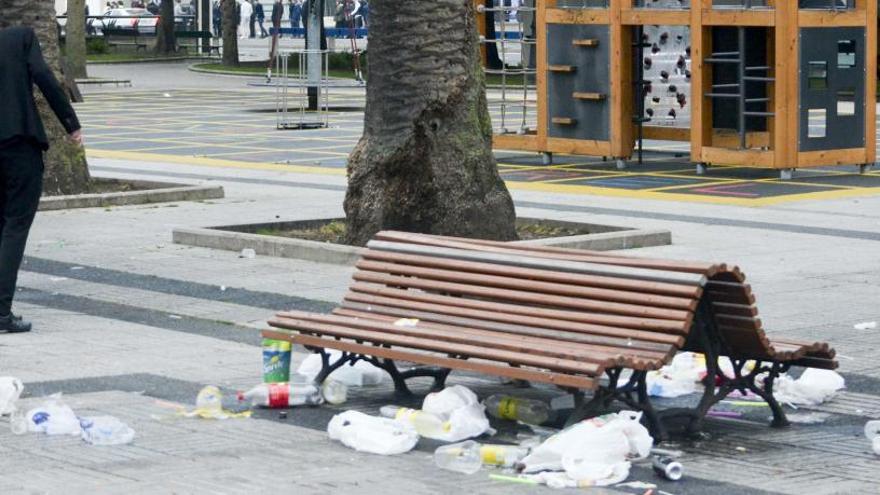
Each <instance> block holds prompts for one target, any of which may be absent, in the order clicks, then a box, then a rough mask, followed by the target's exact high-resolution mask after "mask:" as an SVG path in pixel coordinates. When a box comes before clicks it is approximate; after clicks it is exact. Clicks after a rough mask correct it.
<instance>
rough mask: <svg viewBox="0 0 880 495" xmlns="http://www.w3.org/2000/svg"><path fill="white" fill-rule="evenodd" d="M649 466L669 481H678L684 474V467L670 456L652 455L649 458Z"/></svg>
mask: <svg viewBox="0 0 880 495" xmlns="http://www.w3.org/2000/svg"><path fill="white" fill-rule="evenodd" d="M651 466H652V467H653V468H654V472H655V473H657V475H658V476H660V477H662V478H665V479H667V480H669V481H678V480H680V479H681V477H682V476H683V475H684V467H683V466H682V465H681V463H680V462H678V461H676V460H675V459H673V458H671V457H666V456H659V455H658V456H654V458H653V459H652V460H651Z"/></svg>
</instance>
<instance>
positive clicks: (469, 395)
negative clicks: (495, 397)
mask: <svg viewBox="0 0 880 495" xmlns="http://www.w3.org/2000/svg"><path fill="white" fill-rule="evenodd" d="M479 403H480V399H479V398H478V397H477V394H475V393H473V392H472V391H471V389H469V388H467V387H464V386H462V385H452V386H451V387H446V388H444V389H443V390H441V391H440V392H433V393H430V394H428V395H426V396H425V401H424V402H422V410H423V411H427V412H429V413H431V414H436V415H438V416H442V417H444V418H445V419H449V416H450V415H451V414H452V412H453V411H455V410H456V409H459V408H461V407H466V406H471V405H474V404H479Z"/></svg>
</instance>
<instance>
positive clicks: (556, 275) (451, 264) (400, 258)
mask: <svg viewBox="0 0 880 495" xmlns="http://www.w3.org/2000/svg"><path fill="white" fill-rule="evenodd" d="M363 259H365V260H373V261H385V262H390V263H402V264H408V265H412V266H425V267H436V268H445V269H451V270H460V271H466V272H471V273H486V274H490V275H509V276H515V277H520V278H523V279H529V280H541V281H544V282H560V283H567V284H574V285H583V286H587V287H598V288H604V289H617V290H626V291H630V292H633V293H647V294H659V295H663V296H673V297H686V298H699V297H700V295H701V294H702V288H700V287H699V286H693V285H684V284H673V283H664V282H650V281H644V280H633V279H627V278H620V277H605V276H600V275H589V276H584V275H582V274H578V273H568V272H564V271H558V270H541V269H534V268H522V267H514V266H509V265H499V264H493V263H480V262H474V261H461V260H453V259H444V258H437V257H431V256H419V255H414V254H402V253H394V252H389V251H375V250H372V249H366V250H364V252H363Z"/></svg>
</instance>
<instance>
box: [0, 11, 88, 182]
mask: <svg viewBox="0 0 880 495" xmlns="http://www.w3.org/2000/svg"><path fill="white" fill-rule="evenodd" d="M10 26H29V27H31V28H33V29H34V32H36V33H37V37H38V38H39V40H40V46H41V48H42V50H43V56H44V57H45V59H46V63H48V65H49V67H51V68H52V71H53V72H54V73H55V77H56V78H57V79H58V81H59V82H60V83H61V84H62V85H64V86H66V85H67V83H66V82H65V78H64V75H63V74H62V73H61V52H60V50H59V48H58V25H57V22H56V21H55V2H54V1H53V0H0V28H4V27H10ZM66 89H67V90H68V93H70V92H71V88H69V87H67V88H66ZM34 96H35V98H36V100H37V109H38V110H39V111H40V116H41V117H42V119H43V124H44V125H45V127H46V135H47V136H48V137H49V146H50V147H49V151H47V152H46V154H45V155H44V157H43V158H44V161H45V164H46V170H45V172H44V176H43V177H44V182H43V194H45V195H47V196H49V195H58V194H80V193H85V192H89V185H90V177H89V166H88V163H87V162H86V153H85V149H83V147H82V146H80V145H78V144H76V143H74V142H73V141H71V140H70V139H68V137H67V132H66V131H65V130H64V127H63V126H62V125H61V122H59V121H58V118H57V117H55V114H54V113H53V112H52V110H51V109H50V108H49V104H48V103H47V102H46V100H45V98H43V95H42V94H40V92H39V91H35V92H34Z"/></svg>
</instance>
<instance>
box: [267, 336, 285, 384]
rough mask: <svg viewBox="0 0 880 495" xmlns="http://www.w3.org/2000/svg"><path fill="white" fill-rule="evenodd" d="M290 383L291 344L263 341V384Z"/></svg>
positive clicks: (271, 340) (282, 341)
mask: <svg viewBox="0 0 880 495" xmlns="http://www.w3.org/2000/svg"><path fill="white" fill-rule="evenodd" d="M288 381H290V342H287V341H285V340H274V339H263V383H287V382H288Z"/></svg>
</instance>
